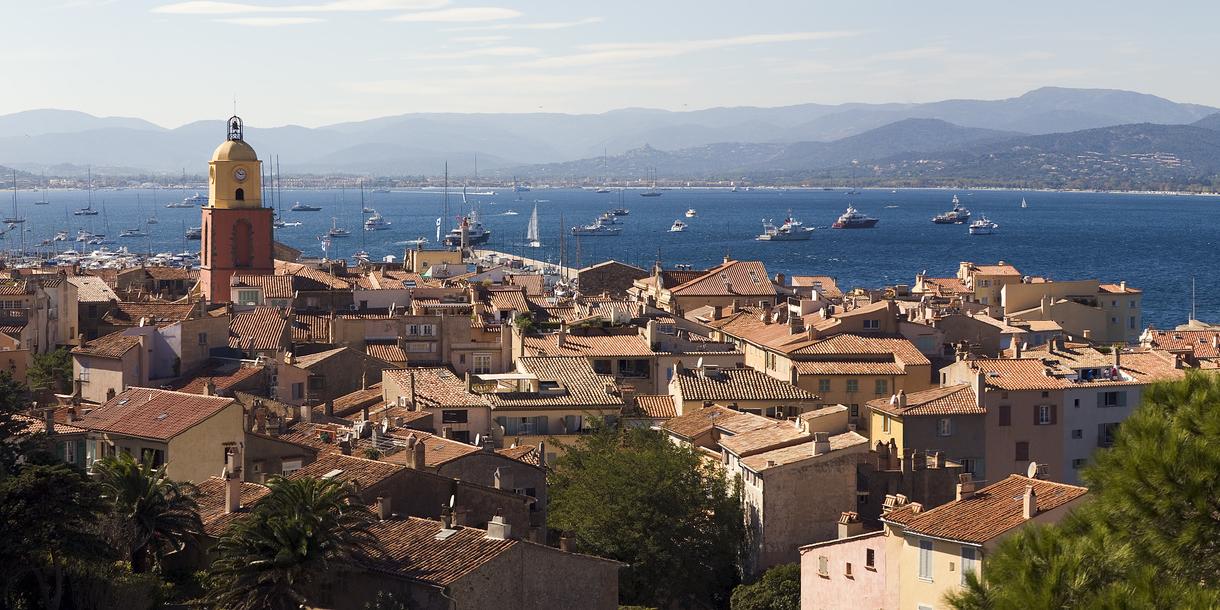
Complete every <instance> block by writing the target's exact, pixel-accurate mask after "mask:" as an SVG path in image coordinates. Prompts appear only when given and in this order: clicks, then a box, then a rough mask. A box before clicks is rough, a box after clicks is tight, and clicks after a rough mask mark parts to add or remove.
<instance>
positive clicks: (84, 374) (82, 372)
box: [78, 366, 89, 383]
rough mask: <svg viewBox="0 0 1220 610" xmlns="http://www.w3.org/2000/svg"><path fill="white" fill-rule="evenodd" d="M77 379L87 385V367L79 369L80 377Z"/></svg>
mask: <svg viewBox="0 0 1220 610" xmlns="http://www.w3.org/2000/svg"><path fill="white" fill-rule="evenodd" d="M78 379H80V380H81V381H83V382H86V383H88V381H89V367H87V366H82V367H80V376H79V377H78Z"/></svg>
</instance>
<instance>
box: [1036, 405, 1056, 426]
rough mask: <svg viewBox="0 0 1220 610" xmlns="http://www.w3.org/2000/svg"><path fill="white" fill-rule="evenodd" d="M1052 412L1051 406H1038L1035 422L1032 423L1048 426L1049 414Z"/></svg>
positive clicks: (1049, 422)
mask: <svg viewBox="0 0 1220 610" xmlns="http://www.w3.org/2000/svg"><path fill="white" fill-rule="evenodd" d="M1053 412H1054V407H1052V406H1051V405H1038V414H1037V420H1036V421H1035V422H1034V423H1035V424H1037V425H1039V426H1049V425H1050V424H1051V423H1053V422H1052V421H1051V414H1052V413H1053Z"/></svg>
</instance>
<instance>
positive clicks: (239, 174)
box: [233, 167, 246, 182]
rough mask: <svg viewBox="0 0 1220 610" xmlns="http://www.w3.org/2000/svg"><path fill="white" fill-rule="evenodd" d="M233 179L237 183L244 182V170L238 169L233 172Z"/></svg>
mask: <svg viewBox="0 0 1220 610" xmlns="http://www.w3.org/2000/svg"><path fill="white" fill-rule="evenodd" d="M233 177H234V178H236V179H237V181H238V182H242V181H244V180H245V179H246V168H244V167H239V168H237V169H235V170H233Z"/></svg>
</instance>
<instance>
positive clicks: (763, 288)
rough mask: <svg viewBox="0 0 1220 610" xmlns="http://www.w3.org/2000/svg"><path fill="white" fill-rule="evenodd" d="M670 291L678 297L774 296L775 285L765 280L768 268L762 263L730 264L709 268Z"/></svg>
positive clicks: (742, 262)
mask: <svg viewBox="0 0 1220 610" xmlns="http://www.w3.org/2000/svg"><path fill="white" fill-rule="evenodd" d="M667 286H669V285H668V284H667ZM669 291H670V293H672V294H675V295H680V296H760V297H774V296H775V285H774V284H772V283H771V279H770V278H768V277H767V268H766V267H764V266H763V264H762V263H761V262H759V261H729V262H727V263H724V264H722V265H720V266H718V267H713V268H711V269H709V270H708V271H707V272H706V273H704V274H703V275H702V276H700V277H698V278H695V279H692V280H689V281H687V282H685V283H683V284H680V285H678V286H672V287H670V288H669Z"/></svg>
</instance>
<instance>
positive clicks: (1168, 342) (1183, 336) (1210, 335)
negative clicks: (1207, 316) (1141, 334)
mask: <svg viewBox="0 0 1220 610" xmlns="http://www.w3.org/2000/svg"><path fill="white" fill-rule="evenodd" d="M1147 333H1148V334H1147V335H1146V336H1147V339H1146V340H1145V341H1144V343H1145V344H1146V345H1148V346H1149V347H1156V348H1160V349H1165V350H1169V351H1171V352H1186V353H1189V354H1191V355H1193V356H1194V357H1195V358H1217V357H1220V347H1218V346H1220V330H1148V331H1147Z"/></svg>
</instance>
